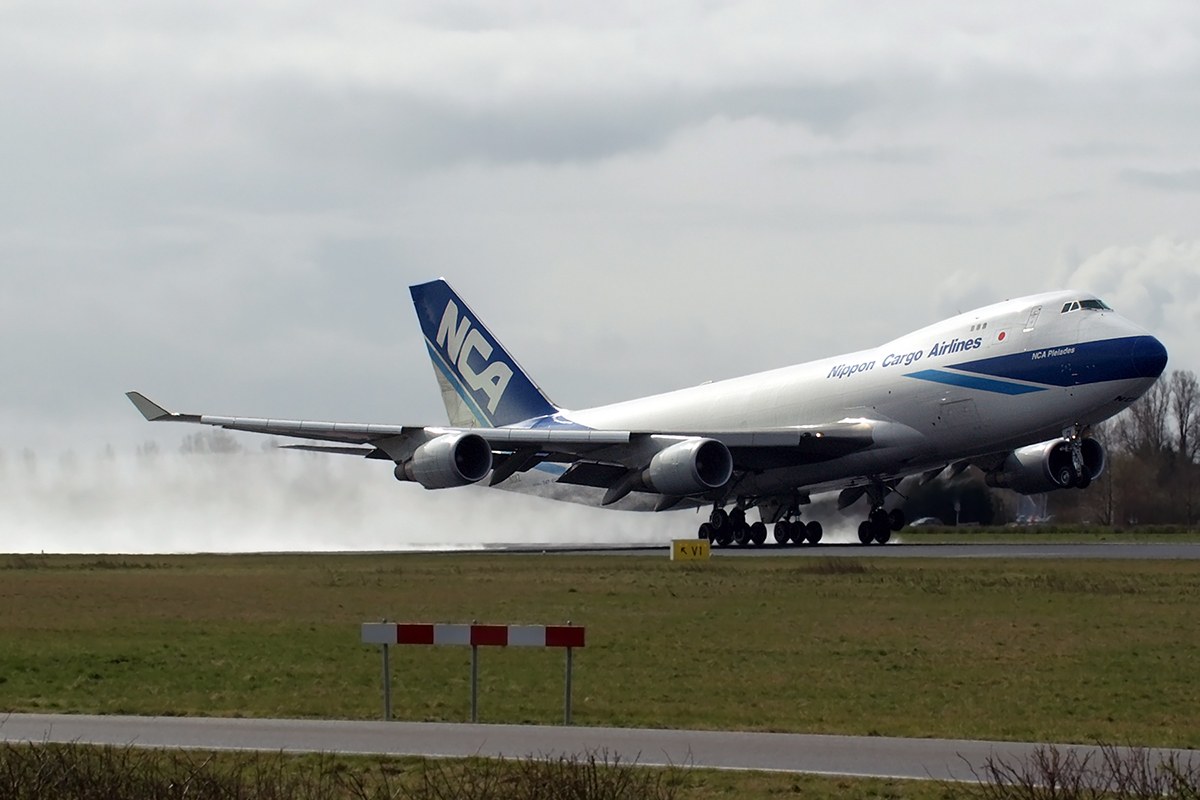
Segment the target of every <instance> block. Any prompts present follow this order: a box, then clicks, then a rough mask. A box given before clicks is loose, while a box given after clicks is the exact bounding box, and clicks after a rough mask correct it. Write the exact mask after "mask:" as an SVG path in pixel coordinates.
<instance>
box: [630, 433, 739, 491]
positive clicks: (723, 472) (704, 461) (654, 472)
mask: <svg viewBox="0 0 1200 800" xmlns="http://www.w3.org/2000/svg"><path fill="white" fill-rule="evenodd" d="M732 474H733V456H731V455H730V454H729V448H728V447H726V446H725V445H724V444H722V443H721V442H718V441H717V440H716V439H688V440H686V441H683V442H679V443H678V444H673V445H671V446H670V447H668V448H665V449H663V450H660V451H658V452H657V453H655V454H654V457H653V458H651V459H650V465H649V466H648V467H646V470H645V472H643V473H642V482H643V483H645V484H646V487H647V488H648V489H650V490H652V491H655V492H658V493H659V494H668V495H686V494H699V493H701V492H707V491H708V490H710V489H716V488H718V487H720V486H724V485H725V484H726V483H727V482H728V481H729V477H730V476H731V475H732Z"/></svg>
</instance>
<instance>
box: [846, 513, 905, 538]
mask: <svg viewBox="0 0 1200 800" xmlns="http://www.w3.org/2000/svg"><path fill="white" fill-rule="evenodd" d="M904 522H905V519H904V512H903V511H901V510H900V509H898V508H896V509H893V510H891V511H885V510H884V509H883V506H876V507H875V508H872V509H871V513H870V514H868V515H867V518H866V519H865V520H863V521H862V522H860V523H858V540H859V541H860V542H862V543H863V544H871V543H872V542H877V543H879V544H887V543H888V540H889V539H891V538H892V533H893V532H895V531H898V530H900V529H901V528H903V527H904Z"/></svg>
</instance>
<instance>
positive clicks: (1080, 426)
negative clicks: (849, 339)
mask: <svg viewBox="0 0 1200 800" xmlns="http://www.w3.org/2000/svg"><path fill="white" fill-rule="evenodd" d="M410 291H411V293H412V298H413V303H414V305H415V307H416V311H417V318H418V320H419V321H420V324H421V330H422V332H423V333H424V336H425V343H426V346H427V347H428V349H429V355H430V358H431V359H432V361H433V366H434V373H435V375H436V376H437V381H438V385H439V386H440V387H441V391H442V398H443V400H444V401H445V405H446V412H447V414H448V415H449V418H450V419H449V421H450V424H449V425H448V426H446V427H439V426H403V425H388V424H360V423H340V422H311V421H301V420H276V419H256V418H246V417H218V416H210V415H196V414H175V413H171V412H168V411H166V410H165V409H163V408H162V407H160V406H158V405H156V404H155V403H153V402H151V401H150V400H148V399H146V398H145V397H144V396H143V395H141V394H138V393H137V392H130V393H129V398H130V399H131V400H132V401H133V403H134V405H136V406H137V408H138V410H139V411H141V412H142V414H143V415H144V416H145V417H146V418H147V419H149V420H152V421H178V422H194V423H201V424H205V425H216V426H219V427H223V428H228V429H231V430H240V431H252V432H256V433H266V434H271V435H275V436H290V437H298V438H301V439H307V440H310V441H311V442H315V443H311V444H301V445H293V447H298V448H301V449H307V450H318V451H322V452H333V453H350V454H357V455H363V456H366V457H367V458H375V459H382V460H387V461H390V462H393V463H394V465H395V467H394V469H395V475H396V477H397V478H398V479H400V480H403V481H415V482H417V483H420V484H421V485H422V486H424V487H426V488H428V489H444V488H450V487H455V486H465V485H469V484H475V483H481V482H484V481H486V482H487V484H488V485H490V486H495V487H497V488H500V489H507V490H511V491H518V492H528V493H534V494H540V495H543V496H548V497H553V498H556V499H560V500H567V501H571V502H583V503H589V504H595V505H601V506H606V507H612V508H621V509H630V510H655V511H662V510H666V509H671V508H695V507H697V506H703V507H709V506H711V508H712V512H711V514H710V515H709V518H708V521H707V522H705V523H704V524H702V525H701V526H700V531H699V533H700V535H701V536H703V537H706V538H709V539H711V540H712V541H713V542H715V543H717V544H721V545H727V544H730V543H731V542H737V543H738V544H762V543H763V542H764V541H765V540H766V538H767V526H768V525H773V526H774V528H773V534H774V538H775V540H776V541H778V542H780V543H786V542H794V543H797V544H799V543H803V542H812V543H815V542H817V541H819V540H820V538H821V526H820V523H819V522H818V521H816V520H811V521H808V522H807V523H805V522H801V520H800V516H801V507H802V506H803V505H805V504H807V503H808V502H809V496H810V495H811V494H813V493H817V492H826V491H840V493H841V494H840V495H839V505H840V506H841V507H843V508H844V507H848V506H849V505H851V504H853V503H855V502H857V501H858V500H859V499H860V498H862V497H866V498H867V507H868V513H867V515H866V519H864V520H863V522H862V523H861V525H860V526H859V538H860V540H861V541H862V542H863V543H864V544H869V543H872V542H878V543H883V542H886V541H888V539H889V537H890V535H891V532H892V531H896V530H900V529H901V528H902V527H903V526H904V522H905V521H904V517H903V515H902V514H901V512H900V511H899V510H898V509H892V510H890V511H889V510H887V508H886V506H885V502H886V501H887V500H888V498H889V495H891V494H892V493H893V491H894V490H895V488H896V486H897V484H898V483H899V482H900V480H901V479H903V478H905V477H907V476H911V475H923V476H924V477H925V478H926V479H931V478H933V477H935V476H936V475H938V474H939V473H941V472H942V471H943V470H946V469H947V468H949V469H950V471H951V473H952V474H956V473H958V472H961V471H962V470H963V469H966V468H967V467H968V466H975V467H977V468H979V469H981V470H983V472H984V473H985V476H986V479H987V481H988V483H989V484H991V485H992V486H999V487H1007V488H1011V489H1014V490H1016V491H1019V492H1024V493H1034V492H1044V491H1049V490H1052V489H1068V488H1079V489H1082V488H1086V487H1087V485H1088V484H1089V483H1090V482H1091V481H1092V480H1094V479H1095V478H1096V477H1097V476H1098V475H1099V474H1100V473H1101V471H1102V470H1103V469H1104V463H1105V452H1104V448H1103V447H1102V446H1101V445H1100V443H1099V442H1097V441H1096V440H1095V439H1094V438H1092V437H1090V436H1089V435H1088V429H1089V426H1091V425H1094V424H1096V423H1098V422H1100V421H1102V420H1104V419H1107V418H1108V417H1111V416H1112V415H1114V414H1116V413H1117V412H1119V411H1121V410H1122V409H1124V408H1126V407H1127V406H1128V405H1129V404H1130V403H1132V402H1134V401H1135V400H1136V399H1137V398H1138V397H1140V396H1141V395H1142V393H1144V392H1145V391H1146V389H1148V388H1149V387H1150V386H1151V385H1152V384H1153V383H1154V381H1155V380H1157V379H1158V377H1159V375H1161V374H1162V372H1163V370H1164V369H1165V367H1166V363H1167V352H1166V349H1165V348H1164V347H1163V345H1162V344H1161V343H1160V342H1159V341H1158V340H1157V339H1156V338H1154V337H1153V336H1151V335H1150V334H1148V333H1147V332H1146V331H1145V330H1143V329H1141V328H1140V327H1138V326H1137V325H1135V324H1133V323H1132V322H1130V321H1129V320H1127V319H1125V318H1124V317H1122V316H1120V315H1119V314H1117V313H1116V312H1114V311H1113V310H1112V309H1110V308H1109V307H1108V306H1107V305H1105V304H1104V303H1103V302H1101V301H1100V300H1099V299H1097V298H1096V297H1094V296H1092V295H1090V294H1087V293H1084V292H1073V291H1059V292H1051V293H1047V294H1040V295H1034V296H1030V297H1022V298H1018V299H1016V300H1007V301H1005V302H1003V303H997V304H995V305H991V306H987V307H985V308H980V309H978V310H976V311H971V312H969V313H966V314H960V315H959V316H957V317H953V318H951V319H948V320H945V321H943V322H939V323H937V324H935V325H931V326H929V327H927V328H923V329H921V330H918V331H916V332H914V333H910V334H908V335H906V336H902V337H901V338H899V339H895V340H893V341H891V342H888V343H887V344H884V345H882V346H880V347H877V348H874V349H872V350H864V351H861V352H857V353H849V354H846V355H841V356H836V357H834V358H828V359H824V360H821V361H812V362H809V363H806V364H799V365H797V366H792V367H784V368H782V369H776V370H771V371H769V372H762V373H758V374H755V375H748V376H745V377H741V378H734V379H732V380H725V381H719V382H715V383H707V384H704V385H702V386H694V387H691V388H687V389H680V390H678V391H674V392H668V393H666V394H660V395H654V396H651V397H643V398H639V399H637V400H629V401H627V402H623V403H616V404H613V405H607V406H599V407H596V408H587V409H581V410H568V409H564V408H560V407H559V406H557V405H555V404H554V403H553V402H551V400H550V399H549V398H548V397H547V396H546V394H545V393H544V392H543V391H542V389H541V388H540V387H539V386H538V385H537V384H536V383H535V382H534V381H533V379H532V378H530V377H529V375H528V374H527V373H526V372H525V371H524V370H523V369H521V367H520V365H519V364H517V362H516V360H515V359H514V358H513V357H512V356H511V355H510V354H509V353H508V351H507V350H505V348H504V347H503V345H501V344H500V342H499V340H498V339H496V337H495V336H493V335H492V332H491V331H490V330H488V328H487V327H486V326H485V325H484V324H483V322H482V321H481V320H480V319H479V317H478V316H476V315H475V313H474V312H473V311H472V310H471V309H470V308H469V307H468V306H467V304H466V303H465V302H464V301H463V300H462V298H461V297H459V296H458V294H457V293H456V292H455V291H454V290H453V289H452V288H451V287H450V285H449V284H448V283H446V282H445V281H444V280H436V281H431V282H429V283H423V284H420V285H417V286H413V287H410ZM752 509H757V511H758V515H759V517H760V519H759V520H758V521H755V522H750V521H749V519H748V518H747V512H749V511H751V510H752Z"/></svg>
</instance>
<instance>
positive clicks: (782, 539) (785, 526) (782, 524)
mask: <svg viewBox="0 0 1200 800" xmlns="http://www.w3.org/2000/svg"><path fill="white" fill-rule="evenodd" d="M790 538H792V525H791V523H790V522H788V521H787V520H786V519H781V520H779V522H776V523H775V542H776V543H777V544H787V543H788V539H790Z"/></svg>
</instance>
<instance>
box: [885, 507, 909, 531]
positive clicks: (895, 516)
mask: <svg viewBox="0 0 1200 800" xmlns="http://www.w3.org/2000/svg"><path fill="white" fill-rule="evenodd" d="M905 522H907V520H906V519H904V512H903V511H901V510H900V509H898V508H893V509H892V510H891V511H889V512H888V527H889V528H891V529H892V530H894V531H899V530H901V529H902V528H903V527H904V523H905Z"/></svg>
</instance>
